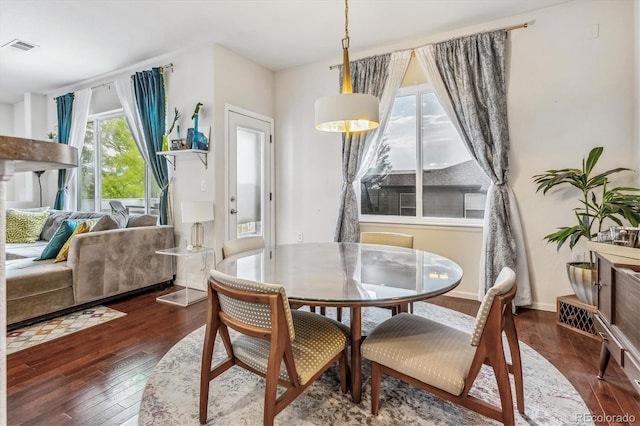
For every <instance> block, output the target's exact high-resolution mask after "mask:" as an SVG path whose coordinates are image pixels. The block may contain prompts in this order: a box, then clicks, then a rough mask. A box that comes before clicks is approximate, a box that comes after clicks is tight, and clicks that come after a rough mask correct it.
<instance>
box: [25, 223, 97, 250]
mask: <svg viewBox="0 0 640 426" xmlns="http://www.w3.org/2000/svg"><path fill="white" fill-rule="evenodd" d="M85 220H86V219H74V220H69V219H66V220H64V221H62V223H61V224H60V226H59V227H58V229H57V230H56V232H55V233H54V234H53V237H51V239H50V240H49V244H47V246H46V247H45V248H44V250H42V253H41V254H40V256H39V257H37V258H35V259H34V260H45V259H53V258H55V257H56V256H57V255H58V252H59V251H60V249H61V248H62V246H63V245H64V243H66V242H67V240H68V239H69V237H70V236H71V234H73V231H75V230H76V228H77V227H78V226H79V225H80V224H81V223H82V222H84V221H85Z"/></svg>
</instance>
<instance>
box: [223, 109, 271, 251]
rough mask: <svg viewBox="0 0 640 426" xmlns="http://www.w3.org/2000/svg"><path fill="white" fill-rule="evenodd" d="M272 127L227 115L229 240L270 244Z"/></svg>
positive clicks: (254, 119)
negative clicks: (256, 238) (255, 239)
mask: <svg viewBox="0 0 640 426" xmlns="http://www.w3.org/2000/svg"><path fill="white" fill-rule="evenodd" d="M270 135H271V123H269V122H267V121H264V120H261V119H257V118H254V117H251V116H248V115H245V114H239V113H236V112H233V111H229V162H228V164H229V187H228V194H229V199H228V205H229V210H228V222H229V227H228V229H229V239H230V240H231V239H235V238H242V237H248V236H262V237H264V239H265V243H267V244H270V242H271V232H270V230H271V223H272V222H271V221H272V211H271V210H272V199H273V196H272V189H271V180H272V176H271V170H272V167H271V161H272V160H271V159H272V156H271V141H270Z"/></svg>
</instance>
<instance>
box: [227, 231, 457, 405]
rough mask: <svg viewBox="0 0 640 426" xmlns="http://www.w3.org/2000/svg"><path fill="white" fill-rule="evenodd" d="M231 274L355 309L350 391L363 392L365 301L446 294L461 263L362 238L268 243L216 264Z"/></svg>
mask: <svg viewBox="0 0 640 426" xmlns="http://www.w3.org/2000/svg"><path fill="white" fill-rule="evenodd" d="M216 269H217V270H218V271H220V272H224V273H226V274H228V275H231V276H235V277H238V278H243V279H247V280H253V281H258V282H264V283H270V284H279V285H282V286H284V288H285V291H286V293H287V297H288V298H289V301H290V302H292V303H298V304H304V305H313V306H335V307H346V308H349V309H350V312H351V324H350V326H351V342H350V343H351V395H352V399H353V401H354V402H357V403H359V402H360V400H361V396H362V375H361V363H362V359H361V355H360V344H361V342H362V328H361V327H362V309H361V308H362V307H363V306H400V307H401V309H402V310H406V307H407V305H408V304H409V303H410V302H414V301H419V300H424V299H428V298H430V297H434V296H437V295H440V294H443V293H446V292H448V291H450V290H452V289H453V288H455V287H456V286H457V285H458V284H459V283H460V281H461V280H462V268H460V266H459V265H458V264H457V263H455V262H453V261H452V260H450V259H447V258H446V257H443V256H439V255H437V254H434V253H429V252H426V251H421V250H414V249H407V248H402V247H394V246H384V245H375V244H358V243H305V244H289V245H278V246H272V247H265V248H263V249H257V250H251V251H247V252H243V253H240V254H237V255H235V256H231V257H228V258H226V259H224V260H222V261H221V262H220V263H219V264H218V265H217V267H216Z"/></svg>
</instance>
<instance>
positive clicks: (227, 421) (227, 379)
mask: <svg viewBox="0 0 640 426" xmlns="http://www.w3.org/2000/svg"><path fill="white" fill-rule="evenodd" d="M330 311H332V312H331V313H334V312H335V309H331V310H330ZM344 311H345V312H344V313H343V315H344V314H345V313H346V319H345V318H343V322H345V323H348V320H349V319H348V311H347V310H344ZM415 313H416V314H418V315H421V316H424V317H427V318H431V319H436V320H438V321H440V322H443V323H446V324H449V325H451V326H453V327H456V328H458V329H461V330H465V331H470V330H471V329H472V328H473V320H474V319H473V318H472V317H470V316H467V315H464V314H461V313H459V312H456V311H452V310H449V309H446V308H442V307H439V306H436V305H432V304H428V303H416V304H415ZM389 315H390V313H389V310H387V309H379V308H366V309H363V319H362V328H363V330H364V332H365V333H366V331H367V330H372V329H373V328H374V327H375V325H376V324H379V323H380V322H382V321H384V320H385V319H386V318H388V317H389ZM203 341H204V327H202V328H200V329H198V330H196V331H194V332H192V333H191V334H189V335H188V336H186V337H185V338H184V339H182V340H181V341H180V342H178V343H177V344H176V345H175V346H174V347H173V348H171V349H170V350H169V352H167V354H166V355H165V356H164V357H163V358H162V359H161V360H160V362H159V363H158V366H157V367H156V368H155V369H154V371H153V373H152V374H151V376H150V377H149V381H148V382H147V386H146V388H145V390H144V394H143V397H142V403H141V406H140V415H139V425H160V424H162V425H169V424H170V425H198V424H199V422H198V397H199V389H198V388H199V379H200V359H201V352H202V345H203ZM520 351H521V354H522V365H523V377H524V393H525V412H526V415H525V416H522V415H520V414H519V413H518V411H517V410H515V415H516V424H518V425H554V426H556V425H569V424H576V423H577V422H578V419H579V418H580V419H582V418H583V417H578V416H581V415H583V416H584V415H585V414H588V413H589V410H588V409H587V407H586V405H585V404H584V402H583V401H582V399H581V398H580V395H579V394H578V392H577V391H576V390H575V388H573V386H572V385H571V384H570V383H569V381H568V380H567V379H566V378H565V377H564V376H563V375H562V373H560V372H559V371H558V370H557V369H556V368H555V367H554V366H553V365H551V363H549V362H548V361H547V360H545V359H544V358H543V357H542V356H541V355H540V354H538V353H537V352H536V351H534V350H533V349H531V348H530V347H529V346H527V345H525V344H523V343H522V342H521V343H520ZM224 357H225V353H224V348H223V347H222V343H221V342H220V340H219V339H218V340H217V341H216V346H215V353H214V364H215V363H217V362H219V361H221V360H222V359H224ZM369 378H370V364H369V363H368V362H366V361H365V362H364V365H363V385H364V387H363V398H362V403H361V404H354V403H352V402H351V399H350V396H349V395H348V394H347V395H343V394H342V393H340V385H339V383H340V382H339V377H338V371H337V368H335V367H334V368H332V369H330V370H329V371H327V373H325V374H324V375H323V376H322V377H321V378H320V379H318V380H317V381H316V382H315V383H314V384H313V385H311V386H310V387H309V388H308V389H307V390H306V391H305V392H303V393H302V394H301V395H300V396H298V398H297V399H296V400H294V401H293V402H292V403H291V404H289V406H287V407H286V408H285V409H284V410H283V411H282V412H281V413H280V414H278V416H276V419H275V423H276V424H280V425H292V424H295V425H361V424H367V425H400V424H414V425H484V424H500V423H498V422H495V421H493V420H492V419H489V418H488V417H484V416H481V415H479V414H476V413H474V412H472V411H470V410H467V409H465V408H462V407H459V406H457V405H455V404H453V403H450V402H447V401H443V400H441V399H440V398H438V397H435V396H433V395H431V394H429V393H427V392H423V391H420V390H417V389H416V388H414V387H412V386H410V385H407V384H404V383H401V382H399V381H397V380H395V379H392V378H390V377H388V376H383V381H382V390H381V397H380V414H379V416H377V417H376V416H373V415H372V414H371V411H370V407H371V399H370V395H371V386H370V381H369ZM210 389H211V390H210V395H209V409H208V413H209V416H208V422H207V424H210V425H212V424H220V425H231V424H237V425H259V424H262V409H263V398H264V380H263V379H262V378H260V377H258V376H256V375H254V374H252V373H249V372H247V371H245V370H243V369H241V368H239V367H232V368H231V369H229V370H227V371H226V372H225V373H223V374H222V375H221V376H219V377H217V378H216V379H214V380H213V381H212V382H211V388H210ZM512 389H514V388H513V384H512ZM471 393H472V394H473V395H474V396H476V397H478V398H481V399H484V400H486V401H488V402H492V403H493V404H497V405H499V400H500V399H499V396H498V392H497V386H496V385H495V378H494V376H493V371H492V370H490V369H489V368H488V367H486V366H483V367H482V370H481V372H480V375H479V377H478V378H477V379H476V382H475V384H474V387H473V388H472V391H471ZM514 397H515V395H514ZM514 407H515V401H514ZM581 424H592V423H591V422H589V421H584V422H583V421H581Z"/></svg>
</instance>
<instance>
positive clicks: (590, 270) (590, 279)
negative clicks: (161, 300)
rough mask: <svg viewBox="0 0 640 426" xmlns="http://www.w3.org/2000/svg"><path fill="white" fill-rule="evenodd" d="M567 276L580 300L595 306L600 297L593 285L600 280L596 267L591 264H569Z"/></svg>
mask: <svg viewBox="0 0 640 426" xmlns="http://www.w3.org/2000/svg"><path fill="white" fill-rule="evenodd" d="M567 275H568V276H569V282H570V283H571V288H572V289H573V291H574V293H575V294H576V296H577V297H578V300H580V301H581V302H583V303H587V304H589V305H594V306H595V304H596V298H597V297H598V294H597V293H598V291H597V287H596V286H595V285H593V283H594V282H596V280H597V278H598V271H597V270H596V268H595V265H593V264H592V263H589V262H569V263H567Z"/></svg>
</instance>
